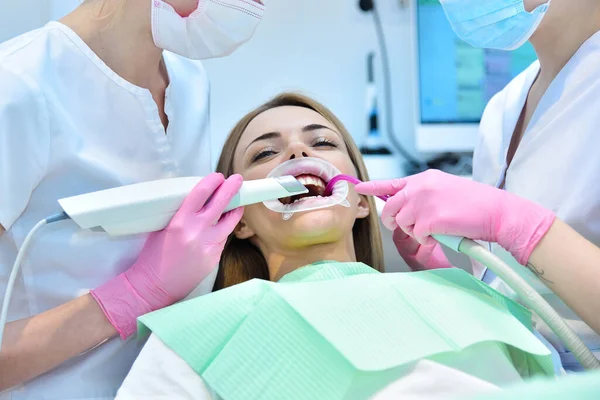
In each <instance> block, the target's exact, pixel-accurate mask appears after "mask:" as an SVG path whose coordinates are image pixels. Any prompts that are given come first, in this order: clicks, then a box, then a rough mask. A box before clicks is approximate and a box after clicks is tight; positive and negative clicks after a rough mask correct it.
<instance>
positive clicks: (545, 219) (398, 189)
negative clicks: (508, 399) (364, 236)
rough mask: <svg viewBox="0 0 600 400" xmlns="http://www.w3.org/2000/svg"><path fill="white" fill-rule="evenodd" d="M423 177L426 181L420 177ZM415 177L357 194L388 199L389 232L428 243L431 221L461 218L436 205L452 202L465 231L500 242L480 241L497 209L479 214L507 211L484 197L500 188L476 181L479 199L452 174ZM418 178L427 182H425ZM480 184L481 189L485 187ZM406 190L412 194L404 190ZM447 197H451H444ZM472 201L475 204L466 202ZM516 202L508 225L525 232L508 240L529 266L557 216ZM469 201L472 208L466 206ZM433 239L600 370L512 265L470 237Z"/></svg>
mask: <svg viewBox="0 0 600 400" xmlns="http://www.w3.org/2000/svg"><path fill="white" fill-rule="evenodd" d="M419 176H421V177H420V178H419ZM415 177H417V178H416V182H415V183H414V184H413V185H411V186H409V185H410V179H411V178H414V177H409V178H407V179H403V180H396V181H392V182H369V183H361V184H359V185H357V187H356V190H357V192H358V193H360V194H365V195H376V196H378V197H380V198H382V199H384V200H386V201H389V202H388V203H387V204H386V208H387V210H386V209H385V208H384V213H383V215H382V218H383V219H384V224H385V225H386V227H388V228H390V229H395V228H398V227H400V228H402V229H403V230H404V229H407V230H412V232H414V234H415V236H417V239H418V240H419V242H420V243H423V242H430V241H429V240H427V237H428V236H429V235H430V233H432V232H428V231H425V230H423V228H422V227H423V226H425V227H427V229H433V228H435V223H433V222H431V223H430V222H429V219H428V218H433V217H435V216H437V215H438V214H440V215H445V217H444V218H445V219H442V217H440V218H439V219H440V220H443V221H444V223H446V224H447V223H448V221H447V220H448V219H449V220H450V222H452V221H453V219H454V218H456V217H455V216H454V215H453V214H451V213H450V214H448V213H449V212H450V211H447V212H446V214H443V213H442V212H441V211H440V210H437V209H436V207H437V206H438V205H437V203H436V202H437V201H438V199H439V201H440V202H441V204H440V207H443V206H444V205H447V204H451V205H454V206H455V207H460V208H461V209H464V210H465V211H466V212H467V214H466V215H465V218H468V217H470V219H471V220H472V221H471V220H469V221H468V222H467V226H468V228H467V229H466V230H465V231H469V232H475V233H474V234H475V235H476V236H477V237H476V239H479V240H487V241H497V240H490V239H492V237H490V238H488V237H481V235H482V234H479V233H476V232H477V230H478V229H481V225H483V224H484V221H487V220H488V219H487V218H489V219H490V220H491V221H493V222H494V223H498V221H497V220H498V219H499V217H498V216H496V217H492V215H494V214H493V212H492V211H490V212H489V214H490V215H489V216H488V215H485V216H482V215H479V214H478V213H477V211H478V210H479V209H480V208H481V207H490V208H491V209H492V210H494V212H498V210H502V207H501V206H499V204H498V201H499V200H497V199H495V200H496V201H492V200H491V199H487V200H486V198H485V196H484V194H488V192H490V193H492V192H491V191H490V190H489V189H491V190H492V191H496V190H497V189H495V188H487V187H484V185H481V184H478V183H474V186H473V188H474V189H473V190H474V191H475V192H476V190H477V189H478V188H479V189H480V190H482V191H484V193H482V194H481V196H480V197H477V193H469V192H468V191H466V190H465V189H468V188H461V189H462V193H460V192H461V190H459V188H460V186H461V184H462V185H466V183H465V182H464V181H468V180H464V179H463V178H458V177H453V176H449V175H447V174H442V173H441V172H438V171H431V172H425V173H423V174H418V175H416V176H415ZM341 179H343V178H341ZM354 179H355V178H353V180H354ZM419 179H422V180H423V181H424V182H420V181H419ZM461 179H463V180H461ZM446 181H449V182H446ZM468 182H471V181H468ZM419 184H420V185H419ZM469 185H470V184H469ZM478 185H481V188H480V186H478ZM407 188H408V191H405V190H407ZM438 191H439V193H438ZM407 193H410V196H411V198H410V199H409V198H408V195H407ZM501 193H502V195H503V196H505V195H506V196H508V201H509V202H510V200H513V197H512V196H514V195H510V194H506V192H503V191H502V192H501ZM445 194H446V196H445V197H444V195H445ZM448 194H449V195H448ZM495 194H496V192H493V195H495ZM386 196H387V197H386ZM515 197H516V196H515ZM467 199H468V200H471V201H470V202H469V201H465V200H467ZM411 200H412V202H411ZM461 200H462V201H461ZM515 201H517V203H518V208H517V210H519V211H520V212H521V213H523V214H524V215H518V216H515V215H512V216H506V218H507V219H508V220H509V223H511V222H512V223H522V224H524V226H523V227H522V229H520V230H518V231H517V232H518V233H520V234H522V237H519V238H513V239H512V240H508V241H509V242H510V245H511V246H513V251H514V252H516V253H517V254H515V257H516V258H518V259H520V260H521V261H522V260H525V262H527V260H528V259H529V255H530V254H531V252H532V250H533V248H534V247H535V245H536V244H537V243H538V242H539V240H540V239H541V238H542V237H543V236H544V233H546V232H547V230H548V228H549V226H550V225H551V224H552V223H553V221H554V219H555V218H554V216H553V215H552V213H550V212H549V211H545V210H543V209H541V208H540V207H539V206H537V205H533V204H532V203H530V202H526V201H524V200H523V201H520V200H518V199H517V200H515ZM464 203H467V204H466V205H465V204H464ZM479 203H483V204H479ZM419 207H420V208H419ZM446 208H449V207H446ZM509 210H512V208H510V207H509ZM386 211H387V212H386ZM402 211H404V214H403V215H400V213H401V212H402ZM421 211H422V212H423V213H428V214H427V216H424V217H423V220H424V221H425V220H427V222H424V221H416V220H415V219H418V216H419V215H420V212H421ZM388 214H389V215H388ZM392 216H393V217H392ZM390 219H391V221H390ZM417 222H420V223H421V225H420V226H417ZM459 222H460V221H459ZM528 223H531V226H528V225H527V224H528ZM457 224H458V223H457ZM509 226H510V227H511V228H510V229H509V232H499V233H497V232H496V233H494V235H497V236H498V237H500V240H507V238H508V237H509V236H508V235H509V233H510V231H511V230H512V225H509ZM409 227H410V229H409ZM486 228H488V227H486ZM493 228H496V229H501V227H498V226H494V227H493ZM493 228H490V229H489V230H488V229H483V231H484V233H483V235H492V234H491V233H488V232H489V231H492V230H493ZM412 232H411V233H412ZM431 237H433V240H437V241H438V242H440V243H442V244H444V245H445V246H447V247H449V248H451V249H453V250H455V251H457V252H461V253H463V254H465V255H467V256H469V257H470V258H473V259H475V260H477V261H479V262H481V263H482V264H484V265H485V266H487V267H488V268H489V269H491V270H492V271H493V272H494V273H496V275H497V276H498V277H500V279H502V280H503V281H504V282H505V283H506V284H507V285H508V286H510V287H511V288H512V289H513V290H514V291H515V292H516V293H517V295H518V296H519V297H520V298H521V300H522V301H523V302H524V303H525V305H526V306H527V307H529V308H530V309H531V310H533V311H534V312H535V313H537V314H538V316H539V317H540V318H541V319H542V320H543V321H544V322H545V323H546V324H548V326H549V327H550V328H551V329H552V330H553V331H554V333H555V334H556V335H557V336H558V337H559V338H560V339H561V340H562V341H563V342H564V344H565V346H566V347H567V348H568V349H569V350H571V352H572V353H573V355H574V356H575V357H576V358H577V360H578V361H579V362H580V363H581V365H582V366H583V367H584V368H586V369H598V368H600V361H599V360H598V359H596V357H595V356H594V355H593V354H592V352H591V351H590V350H589V349H588V348H587V347H586V346H585V344H584V343H583V342H582V341H581V339H580V338H579V337H578V336H577V335H576V334H575V333H574V332H573V331H572V329H571V328H570V327H569V326H568V325H567V324H566V323H565V322H564V321H563V320H562V318H561V317H560V316H559V315H558V314H557V313H556V311H555V310H554V309H553V308H552V307H551V306H550V305H549V304H548V303H547V302H546V301H545V300H544V298H543V297H542V296H541V295H540V294H539V293H537V292H536V291H535V290H534V289H533V288H532V287H531V286H530V285H529V284H528V283H527V282H526V281H525V280H524V279H523V278H521V276H520V275H519V274H517V273H516V272H515V271H514V270H513V269H512V268H511V267H510V266H508V265H507V264H506V263H504V262H503V261H502V260H500V259H499V258H498V257H497V256H495V255H494V254H492V253H491V252H489V251H488V250H487V249H485V248H483V246H481V245H479V244H477V243H476V242H474V241H472V240H470V239H466V238H464V237H461V236H449V235H437V234H432V235H431ZM423 244H427V243H423ZM509 248H510V246H509ZM513 254H514V253H513Z"/></svg>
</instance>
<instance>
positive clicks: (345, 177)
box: [323, 174, 361, 196]
mask: <svg viewBox="0 0 600 400" xmlns="http://www.w3.org/2000/svg"><path fill="white" fill-rule="evenodd" d="M340 181H346V182H350V183H352V184H354V185H358V184H359V183H361V181H360V180H359V179H357V178H355V177H353V176H350V175H345V174H339V175H336V176H334V177H333V178H331V180H330V181H329V182H328V183H327V186H326V187H325V192H324V193H323V195H324V196H331V193H333V187H334V186H335V184H336V183H338V182H340Z"/></svg>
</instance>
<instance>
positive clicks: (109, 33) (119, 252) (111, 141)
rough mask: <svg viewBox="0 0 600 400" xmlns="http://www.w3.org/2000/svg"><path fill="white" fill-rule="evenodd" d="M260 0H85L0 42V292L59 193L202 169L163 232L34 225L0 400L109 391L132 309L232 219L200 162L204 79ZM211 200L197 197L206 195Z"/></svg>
mask: <svg viewBox="0 0 600 400" xmlns="http://www.w3.org/2000/svg"><path fill="white" fill-rule="evenodd" d="M264 9H265V8H264V6H263V4H262V3H261V2H260V1H259V0H220V1H216V0H200V1H198V0H164V1H161V0H145V1H142V0H139V1H137V0H136V1H125V0H87V1H84V2H83V3H82V4H81V5H80V6H79V7H78V8H77V9H76V10H75V11H73V12H72V13H71V14H70V15H68V16H66V17H65V18H64V19H63V20H61V21H60V22H50V23H48V24H47V25H46V26H44V27H43V28H41V29H38V30H35V31H32V32H29V33H26V34H24V35H22V36H20V37H17V38H15V39H13V40H11V41H8V42H6V43H4V44H2V45H0V88H1V89H0V92H1V95H0V293H2V294H4V292H5V290H6V283H7V280H8V276H9V274H10V269H11V267H12V264H13V262H14V260H15V256H16V254H17V251H18V249H19V248H20V246H21V245H22V243H23V240H24V238H25V235H26V234H27V232H28V231H29V230H30V229H31V228H32V227H33V226H34V225H35V224H36V223H37V221H40V220H42V219H43V218H45V217H47V216H49V215H52V214H54V213H56V212H58V211H60V210H59V207H58V203H57V200H58V199H60V198H64V197H68V196H72V195H77V194H81V193H86V192H90V191H96V190H101V189H107V188H110V187H116V186H120V185H125V184H133V183H137V182H143V181H149V180H156V179H163V178H170V177H176V176H207V177H206V178H205V179H204V180H202V182H201V183H200V184H198V186H197V187H196V188H195V189H194V190H193V191H192V193H191V194H190V195H189V196H188V198H187V199H186V200H185V202H184V204H183V206H182V207H181V209H180V210H179V212H178V213H177V214H176V215H175V217H174V218H173V220H172V221H171V223H170V225H169V226H168V227H167V228H166V229H165V230H163V231H161V232H156V233H152V234H150V235H139V236H134V237H126V238H119V239H115V238H108V237H106V236H104V235H102V234H98V233H93V232H81V231H79V230H78V229H77V228H76V226H75V225H74V224H72V223H70V222H61V223H57V224H53V225H49V226H47V227H46V228H45V229H44V232H43V234H40V235H38V236H36V237H35V238H34V240H33V242H32V244H31V248H30V250H29V251H28V253H27V255H26V259H25V260H24V263H23V264H22V270H21V273H20V275H19V277H18V279H17V282H16V286H15V291H14V292H13V296H12V299H11V303H10V308H9V321H12V322H9V323H8V324H7V326H6V330H5V334H4V340H3V343H2V351H1V353H0V391H3V392H0V399H12V400H17V399H40V398H44V399H112V398H114V396H115V394H116V392H117V389H118V388H119V386H120V385H121V383H122V381H123V379H124V377H125V376H126V374H127V372H128V371H129V368H130V367H131V365H132V363H133V361H134V359H135V358H136V356H137V354H138V352H139V350H140V349H141V347H142V345H143V343H140V342H138V341H137V340H136V339H135V337H134V333H135V329H136V318H137V317H138V316H140V315H143V314H146V313H148V312H150V311H153V310H156V309H160V308H163V307H165V306H168V305H170V304H172V303H174V302H176V301H178V300H181V299H182V298H184V297H186V296H187V295H188V294H189V293H190V292H191V291H192V290H193V289H194V288H195V287H196V286H197V285H198V284H199V283H200V282H202V281H203V280H204V279H205V278H206V277H207V276H208V275H209V274H210V273H211V272H212V271H213V270H214V267H215V266H216V265H217V264H218V261H219V258H220V255H221V251H222V249H223V246H224V245H225V241H226V239H227V236H228V235H229V234H230V233H231V232H232V231H233V229H234V228H235V226H236V225H237V223H238V222H239V220H240V218H241V216H242V210H239V209H238V210H234V211H232V212H230V213H227V214H225V215H224V216H222V217H221V215H222V213H223V210H224V209H225V207H226V205H227V204H228V203H229V201H230V200H231V198H232V197H233V196H234V195H235V194H236V193H237V191H238V190H239V187H240V185H241V177H240V176H239V175H236V176H232V177H230V178H229V179H227V180H225V179H224V177H223V175H221V174H209V173H210V169H211V165H210V141H209V131H208V129H209V119H208V117H209V115H208V110H209V103H208V102H209V85H208V80H207V77H206V73H205V71H204V69H203V67H202V65H201V64H200V63H199V62H198V61H194V60H201V59H208V58H213V57H221V56H226V55H228V54H230V53H231V52H232V51H234V50H235V49H236V48H237V47H238V46H239V45H241V44H243V43H244V42H246V41H247V40H249V39H250V37H251V36H252V34H253V33H254V31H255V29H256V27H257V25H258V23H259V21H260V20H261V18H262V15H263V13H264ZM209 198H210V202H208V199H209Z"/></svg>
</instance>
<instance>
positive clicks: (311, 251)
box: [263, 235, 356, 281]
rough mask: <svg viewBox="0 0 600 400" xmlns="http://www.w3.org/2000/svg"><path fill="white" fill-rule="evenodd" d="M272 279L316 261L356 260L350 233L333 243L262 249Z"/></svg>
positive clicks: (274, 279)
mask: <svg viewBox="0 0 600 400" xmlns="http://www.w3.org/2000/svg"><path fill="white" fill-rule="evenodd" d="M263 254H264V256H265V259H266V260H267V265H268V266H269V274H270V276H271V280H272V281H278V280H279V279H281V277H283V276H284V275H285V274H288V273H290V272H292V271H295V270H296V269H298V268H301V267H304V266H306V265H309V264H312V263H315V262H318V261H339V262H353V261H356V253H355V251H354V241H353V239H352V235H350V236H349V237H348V238H346V239H345V240H342V241H340V242H334V243H326V244H319V245H312V246H306V247H302V248H297V249H286V250H276V251H269V250H266V251H265V250H263Z"/></svg>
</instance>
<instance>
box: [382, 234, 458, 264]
mask: <svg viewBox="0 0 600 400" xmlns="http://www.w3.org/2000/svg"><path fill="white" fill-rule="evenodd" d="M393 240H394V244H395V245H396V249H397V250H398V253H399V254H400V256H402V258H403V259H404V261H405V262H406V264H407V265H408V266H409V268H410V269H411V270H412V271H424V270H429V269H439V268H452V264H450V261H448V259H447V258H446V255H445V254H444V251H443V250H442V247H441V245H440V244H439V243H437V242H433V244H432V245H421V244H419V243H418V242H417V241H416V240H415V239H414V238H412V237H411V236H409V235H408V234H407V233H405V232H404V231H402V229H396V230H395V231H394V234H393Z"/></svg>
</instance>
